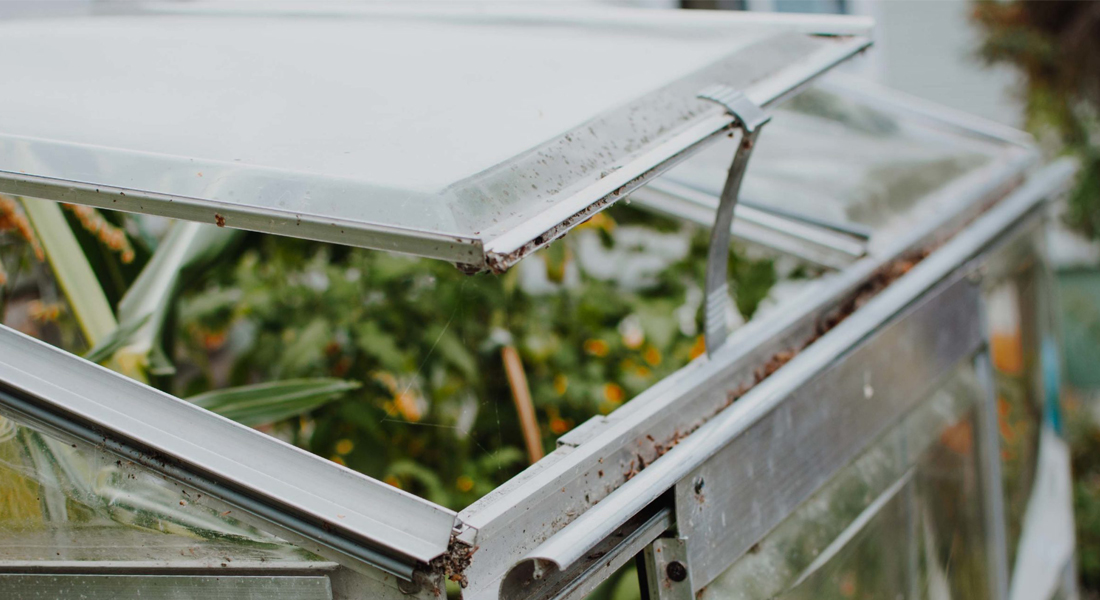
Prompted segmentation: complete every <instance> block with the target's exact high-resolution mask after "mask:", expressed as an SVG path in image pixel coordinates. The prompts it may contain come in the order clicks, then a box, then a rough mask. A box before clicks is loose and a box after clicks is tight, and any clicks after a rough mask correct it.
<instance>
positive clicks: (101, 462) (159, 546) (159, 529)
mask: <svg viewBox="0 0 1100 600" xmlns="http://www.w3.org/2000/svg"><path fill="white" fill-rule="evenodd" d="M232 512H233V511H232V510H226V509H225V508H224V507H223V506H218V505H215V504H214V502H213V501H212V500H211V499H210V498H207V497H205V496H204V495H203V494H201V493H199V492H197V491H195V490H194V489H187V488H185V487H183V486H179V485H177V484H175V483H174V482H171V481H168V480H165V479H164V478H162V477H160V476H158V475H156V474H155V473H153V472H152V471H150V470H149V469H146V468H145V467H142V466H140V465H138V464H135V463H133V462H130V461H127V460H124V459H120V458H118V457H117V456H115V455H113V454H110V453H108V452H105V451H103V450H101V449H98V448H94V447H91V446H89V445H86V444H84V443H80V442H73V441H62V440H60V439H58V438H56V437H53V436H51V435H47V434H46V433H43V432H41V431H37V430H35V429H32V428H30V427H27V426H24V425H21V424H19V423H17V422H15V421H13V420H11V419H10V418H6V417H0V539H3V540H4V543H3V544H0V563H2V562H8V561H16V562H19V561H141V562H148V561H155V562H157V563H163V564H173V565H178V564H180V563H187V564H189V565H193V566H207V567H218V566H222V567H226V566H229V564H230V563H233V562H236V563H237V564H235V565H233V566H240V565H241V563H255V562H270V561H288V560H292V561H304V560H319V559H318V558H317V557H316V556H314V555H312V554H310V553H308V552H306V551H304V550H301V549H298V548H296V547H294V546H291V545H290V544H287V543H286V542H284V541H282V540H280V539H278V538H276V537H273V536H271V535H267V534H265V533H263V532H260V531H257V530H256V529H255V528H252V527H250V526H248V525H245V524H244V523H241V522H239V521H238V520H237V519H236V518H234V516H233V514H232Z"/></svg>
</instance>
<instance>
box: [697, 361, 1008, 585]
mask: <svg viewBox="0 0 1100 600" xmlns="http://www.w3.org/2000/svg"><path fill="white" fill-rule="evenodd" d="M979 398H980V391H979V387H978V384H977V378H976V374H975V372H974V369H973V367H972V366H971V365H970V363H969V362H968V363H966V364H964V365H962V366H961V367H960V368H958V369H957V370H956V372H955V373H954V374H953V375H952V376H951V377H950V378H948V379H947V380H945V381H944V382H943V384H942V385H941V386H940V387H939V389H938V390H937V391H936V392H935V393H933V394H932V395H931V397H929V398H928V399H927V400H926V401H925V402H924V403H923V404H922V405H921V406H919V407H918V408H917V409H915V410H914V411H913V412H911V413H910V414H909V415H907V416H906V417H905V419H904V420H903V421H902V422H900V423H899V424H897V425H896V426H894V427H893V428H892V429H891V430H890V431H888V432H887V433H886V434H884V435H883V436H882V437H881V438H879V440H878V441H876V442H875V443H874V444H873V445H872V446H871V447H869V448H868V449H867V450H866V451H865V452H864V453H863V454H862V455H860V456H859V457H858V458H857V459H856V460H855V461H854V462H853V463H852V464H851V465H849V466H848V467H846V468H845V469H843V470H842V471H841V472H840V473H838V474H837V475H836V476H835V477H834V478H833V479H832V480H831V481H830V482H829V483H828V484H827V485H826V486H825V487H824V488H822V489H821V490H820V491H819V492H818V493H817V494H815V495H814V497H813V498H811V499H810V500H808V501H807V502H806V503H804V504H803V505H802V506H801V507H800V508H799V509H798V510H797V511H795V512H794V513H793V514H792V515H791V516H789V517H788V518H787V519H786V520H785V521H784V522H783V523H781V524H780V525H779V526H778V527H777V528H776V529H775V530H773V531H772V532H771V533H770V534H769V535H768V536H767V537H766V538H764V539H763V540H762V541H761V542H760V543H759V544H757V545H756V546H754V547H753V548H752V549H751V550H750V552H749V553H748V554H746V555H745V556H743V557H741V558H740V559H739V560H738V561H737V562H736V563H734V564H733V566H731V567H730V568H729V569H728V570H727V571H726V572H725V573H723V574H722V575H721V576H719V577H718V579H716V580H715V581H714V582H712V583H710V584H709V585H707V586H706V587H705V588H704V590H703V591H702V593H701V596H700V597H701V598H702V599H705V600H753V599H765V598H768V599H771V598H783V599H796V598H797V599H802V598H807V599H808V598H814V599H817V598H838V599H840V598H942V597H952V598H983V597H986V596H987V592H986V589H985V582H986V579H985V577H986V571H985V558H984V554H983V552H982V547H981V544H982V541H983V540H984V538H983V532H982V529H981V528H982V519H981V504H980V497H979V495H978V488H977V481H978V480H977V457H976V454H975V448H974V435H973V431H974V414H975V411H974V408H973V407H974V404H975V402H976V401H977V400H978V399H979ZM944 593H947V594H948V595H947V596H944V595H942V594H944Z"/></svg>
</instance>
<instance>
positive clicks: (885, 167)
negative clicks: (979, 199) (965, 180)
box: [667, 88, 1005, 228]
mask: <svg viewBox="0 0 1100 600" xmlns="http://www.w3.org/2000/svg"><path fill="white" fill-rule="evenodd" d="M735 143H736V142H735V141H734V140H725V141H723V142H720V143H718V144H715V146H714V147H712V148H709V149H708V150H706V151H704V152H703V153H702V154H701V155H700V156H698V157H696V158H694V159H692V160H689V161H687V162H686V163H684V164H683V165H681V166H679V167H677V168H675V169H673V170H672V171H671V172H670V173H669V174H668V175H667V177H668V178H669V179H670V180H673V181H675V182H678V183H681V184H683V185H686V186H688V187H694V188H696V189H699V190H702V191H705V192H708V193H711V194H714V195H717V194H719V193H720V192H721V189H722V185H723V183H724V182H725V176H726V171H727V169H728V168H729V162H730V159H731V157H732V156H733V151H734V145H735ZM758 144H759V145H758V149H757V150H756V152H755V154H754V156H753V159H752V168H750V169H749V171H748V173H746V175H745V183H744V187H743V188H742V199H743V200H744V201H746V202H747V203H748V204H757V205H765V206H767V207H771V208H774V209H777V210H781V211H783V212H788V213H801V214H803V215H809V216H813V217H814V218H817V219H821V220H826V221H831V222H835V223H856V224H860V225H864V226H870V227H874V228H879V227H882V226H884V225H886V224H888V223H890V222H891V221H892V220H893V219H895V218H897V217H898V215H899V213H904V212H906V211H907V210H908V209H910V208H912V206H913V205H914V204H915V203H916V201H917V200H919V199H920V198H921V197H923V196H926V195H928V194H930V193H932V192H934V191H936V190H938V189H940V188H942V187H944V186H945V185H947V184H948V183H950V182H951V181H953V180H955V179H958V178H960V177H962V176H963V175H965V174H967V173H970V172H972V171H974V170H976V169H978V168H979V167H981V166H982V165H985V164H987V163H988V162H990V161H991V160H992V158H993V157H995V156H996V155H997V154H1000V153H1003V152H1004V151H1005V147H1004V145H1003V144H997V143H993V142H990V141H986V140H983V139H978V138H976V137H970V136H967V135H965V134H963V133H960V132H959V131H957V130H953V131H945V130H941V129H937V128H936V127H935V126H934V125H931V124H930V123H929V122H928V121H926V120H921V121H919V122H914V120H913V119H908V120H907V119H905V118H902V117H899V116H897V115H896V114H893V113H888V112H885V111H881V110H878V109H876V108H874V107H872V106H870V105H868V104H866V103H864V102H863V101H858V100H854V99H851V98H848V97H845V96H844V95H843V94H841V93H838V92H833V91H829V90H828V89H823V88H814V89H810V90H807V91H806V92H803V93H802V94H799V95H798V96H796V97H794V98H793V99H791V100H790V101H789V102H788V103H786V104H785V105H784V106H783V107H782V108H780V109H778V110H776V111H775V118H773V119H772V122H771V123H770V124H769V125H768V126H767V129H766V131H765V133H764V134H763V135H761V137H760V141H759V142H758Z"/></svg>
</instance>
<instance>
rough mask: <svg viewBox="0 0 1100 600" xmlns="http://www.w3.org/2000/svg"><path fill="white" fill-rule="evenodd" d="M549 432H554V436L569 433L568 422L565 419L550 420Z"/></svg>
mask: <svg viewBox="0 0 1100 600" xmlns="http://www.w3.org/2000/svg"><path fill="white" fill-rule="evenodd" d="M550 431H552V432H554V435H561V434H563V433H565V432H566V431H569V421H566V420H565V419H550Z"/></svg>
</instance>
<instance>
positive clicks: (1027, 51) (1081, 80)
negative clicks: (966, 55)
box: [974, 0, 1100, 238]
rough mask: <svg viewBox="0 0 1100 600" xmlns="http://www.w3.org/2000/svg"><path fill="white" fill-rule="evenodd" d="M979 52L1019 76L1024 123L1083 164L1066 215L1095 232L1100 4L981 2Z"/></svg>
mask: <svg viewBox="0 0 1100 600" xmlns="http://www.w3.org/2000/svg"><path fill="white" fill-rule="evenodd" d="M974 21H975V23H977V24H978V26H979V27H981V29H982V30H983V33H984V35H985V39H984V40H983V42H982V45H981V48H980V50H979V54H980V56H981V57H982V58H983V59H984V60H985V61H986V62H988V63H990V64H1008V65H1011V66H1013V67H1015V68H1016V69H1017V70H1018V71H1019V72H1020V74H1021V75H1022V76H1023V86H1022V89H1021V96H1022V98H1023V100H1024V106H1025V111H1026V117H1027V128H1028V130H1030V131H1031V132H1032V133H1034V134H1036V136H1037V137H1038V138H1039V140H1040V141H1042V142H1045V143H1046V144H1047V145H1048V146H1051V147H1052V150H1054V151H1056V152H1059V153H1066V154H1069V155H1071V156H1075V157H1076V158H1077V159H1078V160H1079V161H1080V165H1081V170H1080V173H1079V175H1078V180H1077V186H1076V188H1075V189H1074V190H1073V192H1072V193H1071V194H1070V197H1069V210H1068V213H1067V219H1068V221H1069V223H1070V224H1071V225H1073V226H1075V227H1077V228H1078V229H1080V230H1081V231H1082V232H1084V233H1085V234H1087V235H1089V236H1091V237H1093V238H1096V237H1100V4H1098V3H1096V2H1081V1H1075V2H1068V1H1067V2H1043V1H1035V0H1026V1H1024V0H1014V1H1011V2H996V1H992V0H982V1H980V2H977V3H976V4H975V5H974Z"/></svg>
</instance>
